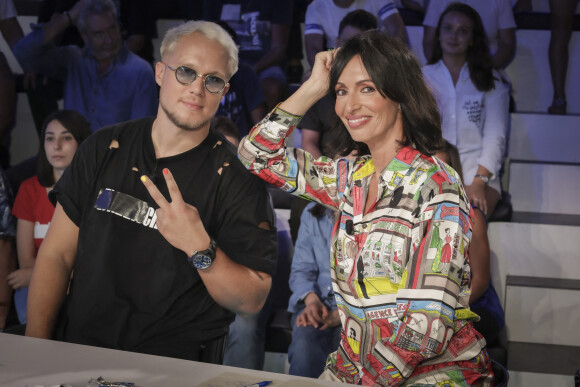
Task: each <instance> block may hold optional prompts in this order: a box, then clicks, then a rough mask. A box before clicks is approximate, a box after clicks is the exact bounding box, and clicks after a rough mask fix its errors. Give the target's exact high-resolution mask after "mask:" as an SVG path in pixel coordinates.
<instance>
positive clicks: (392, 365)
mask: <svg viewBox="0 0 580 387" xmlns="http://www.w3.org/2000/svg"><path fill="white" fill-rule="evenodd" d="M299 121H300V117H296V116H292V115H289V114H288V113H286V112H284V111H282V110H280V109H275V110H274V111H273V112H272V113H270V115H268V116H266V118H264V120H263V121H262V122H261V123H259V124H258V125H257V126H256V127H255V128H254V129H253V130H252V132H251V133H250V134H249V136H247V137H245V138H244V139H243V140H242V143H241V144H240V148H239V157H240V159H241V160H242V162H243V163H244V165H245V166H246V167H247V168H248V169H249V170H250V171H251V172H253V173H255V174H256V175H258V176H260V177H261V178H263V179H264V180H266V181H267V182H269V183H271V184H273V185H275V186H277V187H280V188H282V189H283V190H285V191H288V192H291V193H293V194H295V195H298V196H301V197H305V198H308V199H311V200H315V201H318V202H320V203H322V204H325V205H326V206H328V207H331V208H334V209H336V208H337V209H338V210H339V211H340V213H341V215H340V218H339V220H338V221H337V223H336V225H335V227H334V230H333V235H332V239H331V257H330V259H331V271H332V281H333V288H334V292H335V295H336V302H337V305H338V309H339V314H340V318H341V322H342V339H341V344H340V347H339V348H338V350H337V351H336V352H335V353H333V354H331V355H330V356H329V358H328V361H327V369H328V370H330V371H331V372H332V373H334V374H335V376H336V377H338V378H339V379H340V380H341V381H343V382H348V383H353V384H358V383H359V382H362V384H364V385H389V386H398V385H401V384H403V383H405V384H412V383H413V381H414V380H417V381H418V380H421V381H422V382H423V381H424V380H428V381H429V384H427V385H448V386H453V385H479V384H487V383H488V382H489V381H488V380H486V377H488V378H489V377H490V376H489V375H490V374H491V371H490V367H489V359H488V358H487V355H486V352H485V351H482V349H483V348H484V346H485V340H484V339H483V337H482V336H481V335H480V334H479V333H478V332H476V331H475V330H474V329H473V328H472V324H471V322H470V320H474V319H477V318H478V316H477V315H475V314H474V313H472V312H470V311H469V309H468V300H469V294H470V286H469V278H470V267H469V263H468V258H467V256H466V255H467V254H465V252H466V251H467V248H468V246H469V241H470V238H471V214H470V210H471V209H470V206H469V203H468V202H467V200H466V199H465V198H466V195H465V192H464V189H463V185H462V184H461V181H460V180H459V178H458V177H457V174H456V173H455V171H454V170H453V169H451V168H450V167H447V166H446V165H445V164H444V163H442V162H440V161H438V160H437V159H436V158H433V157H427V156H425V155H423V154H421V153H419V152H418V151H417V150H415V149H412V148H410V147H405V148H402V149H401V150H400V151H399V153H398V154H397V156H396V158H395V159H393V160H392V161H391V162H390V163H389V165H388V166H387V168H386V169H385V170H384V171H382V173H381V175H380V176H379V179H378V181H379V190H378V196H377V197H378V199H377V202H376V203H375V204H374V205H373V206H372V207H371V209H370V210H369V211H368V213H367V214H363V209H364V207H365V200H366V197H367V190H368V185H369V182H370V180H371V176H372V175H373V173H374V172H375V169H374V164H373V160H372V158H371V157H370V156H364V157H359V158H357V159H356V160H355V161H348V160H346V159H340V160H331V159H328V158H326V157H321V158H320V159H317V160H315V159H313V157H312V156H311V155H310V154H308V153H306V152H304V151H303V150H301V149H294V148H286V147H285V144H284V141H285V137H287V136H288V135H289V134H290V133H291V131H292V130H293V129H294V127H295V126H296V125H297V124H298V123H299ZM425 378H427V379H425Z"/></svg>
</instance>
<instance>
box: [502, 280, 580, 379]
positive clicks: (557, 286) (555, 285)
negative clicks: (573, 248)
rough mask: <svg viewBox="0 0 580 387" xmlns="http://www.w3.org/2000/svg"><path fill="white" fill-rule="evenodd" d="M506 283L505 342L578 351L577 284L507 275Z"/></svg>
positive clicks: (579, 282) (579, 298)
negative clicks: (570, 347) (568, 347)
mask: <svg viewBox="0 0 580 387" xmlns="http://www.w3.org/2000/svg"><path fill="white" fill-rule="evenodd" d="M506 283H507V286H506V298H505V308H504V310H505V318H506V326H507V337H508V341H510V342H522V343H535V344H546V345H562V346H573V347H578V350H580V335H579V334H578V326H580V280H577V279H576V280H572V279H568V280H562V279H561V278H546V277H520V276H511V275H508V276H507V279H506ZM577 359H580V357H578V358H577ZM578 366H580V364H579V365H578ZM558 372H559V371H558ZM558 372H556V373H558Z"/></svg>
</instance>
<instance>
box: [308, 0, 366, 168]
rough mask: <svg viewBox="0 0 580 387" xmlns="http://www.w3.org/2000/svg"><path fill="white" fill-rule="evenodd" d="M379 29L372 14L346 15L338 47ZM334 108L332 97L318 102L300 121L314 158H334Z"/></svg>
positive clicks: (342, 21)
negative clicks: (359, 35) (332, 129)
mask: <svg viewBox="0 0 580 387" xmlns="http://www.w3.org/2000/svg"><path fill="white" fill-rule="evenodd" d="M376 28H377V18H376V17H375V16H374V15H373V14H372V13H370V12H367V11H365V10H363V9H357V10H354V11H351V12H349V13H347V14H346V16H345V17H344V18H343V19H342V20H341V21H340V24H339V26H338V38H337V39H336V46H337V47H340V46H342V45H343V43H344V42H346V41H347V40H348V39H350V38H352V37H353V36H355V35H358V34H360V33H361V32H363V31H368V30H373V29H376ZM332 115H333V106H332V98H331V96H330V95H327V96H325V97H324V98H322V99H321V100H320V101H318V102H316V103H315V104H314V106H312V107H311V108H310V109H309V110H308V112H306V114H305V115H304V118H303V119H302V121H300V128H301V129H302V148H303V149H304V150H305V151H306V152H308V153H310V154H311V155H312V156H313V157H315V158H318V157H320V156H322V155H325V156H329V157H332V156H333V155H334V153H335V152H334V151H333V149H335V146H334V144H333V141H332V135H331V133H332V131H331V130H330V129H331V127H332V119H331V118H332Z"/></svg>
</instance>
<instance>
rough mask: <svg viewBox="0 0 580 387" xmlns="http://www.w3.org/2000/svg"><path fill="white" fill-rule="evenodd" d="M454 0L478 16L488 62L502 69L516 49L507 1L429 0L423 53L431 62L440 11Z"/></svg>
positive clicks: (512, 19)
mask: <svg viewBox="0 0 580 387" xmlns="http://www.w3.org/2000/svg"><path fill="white" fill-rule="evenodd" d="M454 1H458V2H460V3H465V4H467V5H469V6H471V7H472V8H473V9H475V10H476V11H477V12H478V13H479V15H480V16H481V20H482V22H483V26H484V28H485V32H486V34H487V37H488V41H489V48H490V51H491V64H492V66H493V68H495V69H503V68H505V67H506V66H507V65H508V64H509V63H510V62H511V60H512V59H513V57H514V53H515V50H516V22H515V19H514V14H513V11H512V8H511V3H510V0H492V1H480V0H437V1H430V2H429V7H428V8H427V13H426V14H425V19H424V21H423V26H424V29H423V53H424V54H425V58H426V59H427V61H431V55H432V54H433V50H434V47H435V46H436V45H437V44H438V43H437V36H436V29H437V25H438V22H439V20H440V19H441V14H442V13H443V11H444V10H445V9H446V8H447V6H448V5H449V4H451V3H452V2H454Z"/></svg>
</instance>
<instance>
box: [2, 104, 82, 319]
mask: <svg viewBox="0 0 580 387" xmlns="http://www.w3.org/2000/svg"><path fill="white" fill-rule="evenodd" d="M91 134H92V131H91V127H90V125H89V123H88V121H87V120H86V119H85V118H84V117H83V116H82V115H81V114H79V113H77V112H76V111H73V110H61V111H57V112H55V113H52V114H51V115H49V116H48V117H47V118H46V120H45V121H44V124H43V126H42V131H41V137H40V138H41V144H40V149H39V152H38V168H37V175H36V176H33V177H31V178H30V179H27V180H25V181H23V182H22V184H21V185H20V188H19V190H18V194H17V195H16V199H15V200H14V207H13V208H12V213H13V214H14V216H15V217H16V218H17V219H18V221H17V224H16V251H17V253H18V263H19V269H18V270H15V271H13V272H12V273H10V274H9V275H8V283H9V284H10V286H12V287H13V288H14V289H15V292H14V301H15V303H14V305H15V306H16V312H17V314H18V320H19V321H20V323H21V324H25V323H26V300H27V297H28V284H29V283H30V278H31V276H32V270H33V268H34V263H35V261H36V254H37V253H38V248H39V247H40V244H41V243H42V241H43V239H44V236H45V234H46V231H47V230H48V226H49V225H50V221H51V219H52V215H53V213H54V206H53V205H52V203H51V202H50V201H49V200H48V192H50V190H52V187H54V185H55V184H56V182H57V181H58V180H59V179H60V177H61V176H62V174H63V172H64V170H65V169H66V168H67V167H68V166H69V164H70V163H71V161H72V159H73V157H74V155H75V153H76V150H77V148H78V146H79V145H80V143H81V142H83V141H84V140H85V139H86V138H88V137H89V136H90V135H91Z"/></svg>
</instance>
